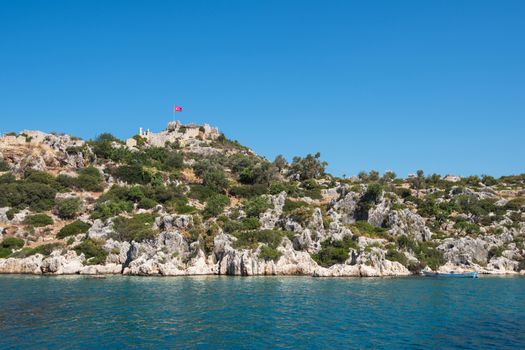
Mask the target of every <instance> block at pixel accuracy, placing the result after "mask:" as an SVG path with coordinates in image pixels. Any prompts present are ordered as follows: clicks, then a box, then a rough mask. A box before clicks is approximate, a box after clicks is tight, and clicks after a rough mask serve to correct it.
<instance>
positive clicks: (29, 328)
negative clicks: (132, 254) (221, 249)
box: [0, 275, 525, 349]
mask: <svg viewBox="0 0 525 350" xmlns="http://www.w3.org/2000/svg"><path fill="white" fill-rule="evenodd" d="M26 348H41V349H50V348H55V349H64V348H71V349H75V348H81V349H104V348H120V349H127V348H150V349H161V348H162V349H164V348H171V349H187V348H211V349H216V348H256V349H269V348H304V349H306V348H319V349H328V348H331V349H341V348H352V349H354V348H377V349H381V348H384V349H408V348H414V349H423V348H433V349H443V348H461V349H524V348H525V278H520V277H514V278H510V277H501V278H497V277H484V278H479V279H432V278H420V277H410V278H377V279H376V278H348V279H346V278H344V279H343V278H342V279H320V278H310V277H213V276H210V277H168V278H156V277H122V276H115V277H108V278H106V279H94V278H89V277H83V276H59V277H36V276H8V275H4V276H0V349H26Z"/></svg>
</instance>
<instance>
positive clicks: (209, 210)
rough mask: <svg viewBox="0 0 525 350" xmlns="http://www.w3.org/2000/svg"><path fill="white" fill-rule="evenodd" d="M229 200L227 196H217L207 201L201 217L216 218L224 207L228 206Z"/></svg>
mask: <svg viewBox="0 0 525 350" xmlns="http://www.w3.org/2000/svg"><path fill="white" fill-rule="evenodd" d="M229 202H230V200H229V199H228V197H227V196H225V195H222V194H217V195H215V196H213V197H211V198H210V199H208V202H207V203H206V207H205V208H204V210H203V211H202V215H203V216H204V218H206V219H207V218H211V217H214V216H218V215H219V214H221V213H222V212H223V211H224V207H225V206H226V205H228V203H229Z"/></svg>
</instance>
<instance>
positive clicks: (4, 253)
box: [0, 247, 13, 259]
mask: <svg viewBox="0 0 525 350" xmlns="http://www.w3.org/2000/svg"><path fill="white" fill-rule="evenodd" d="M12 252H13V251H12V250H11V249H8V248H2V247H0V259H5V258H8V257H9V256H10V255H11V253H12Z"/></svg>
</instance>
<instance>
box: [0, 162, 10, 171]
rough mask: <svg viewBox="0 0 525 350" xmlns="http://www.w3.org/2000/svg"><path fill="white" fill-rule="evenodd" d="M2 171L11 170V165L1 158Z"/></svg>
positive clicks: (0, 166) (0, 167) (0, 168)
mask: <svg viewBox="0 0 525 350" xmlns="http://www.w3.org/2000/svg"><path fill="white" fill-rule="evenodd" d="M0 171H9V165H7V163H6V162H5V161H4V160H3V159H0Z"/></svg>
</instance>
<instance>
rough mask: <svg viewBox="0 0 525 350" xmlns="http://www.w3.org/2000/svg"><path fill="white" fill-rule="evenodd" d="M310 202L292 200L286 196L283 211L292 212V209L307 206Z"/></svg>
mask: <svg viewBox="0 0 525 350" xmlns="http://www.w3.org/2000/svg"><path fill="white" fill-rule="evenodd" d="M307 206H308V203H306V202H303V201H292V200H290V199H288V198H286V200H285V202H284V206H283V213H285V214H290V213H291V212H292V211H294V210H295V209H298V208H302V207H307Z"/></svg>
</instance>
